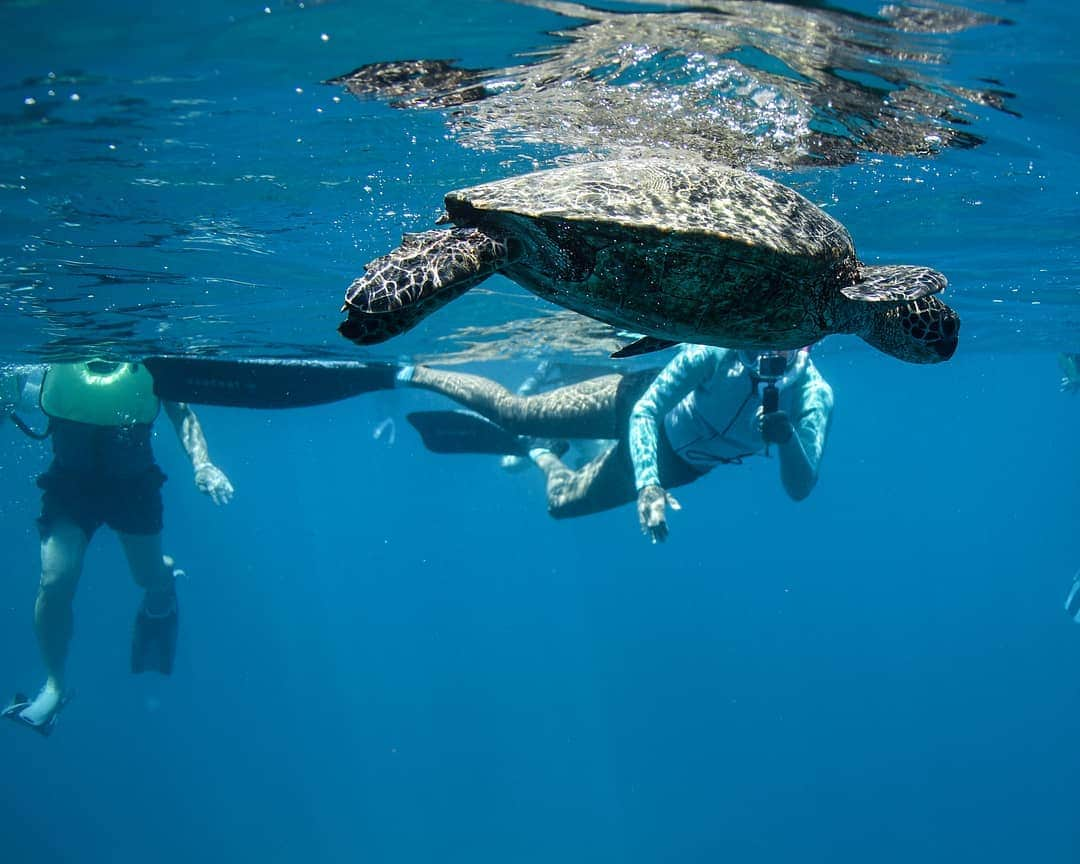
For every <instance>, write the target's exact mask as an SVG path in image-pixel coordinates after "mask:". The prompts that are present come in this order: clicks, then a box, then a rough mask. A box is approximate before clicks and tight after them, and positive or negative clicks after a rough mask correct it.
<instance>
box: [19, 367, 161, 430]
mask: <svg viewBox="0 0 1080 864" xmlns="http://www.w3.org/2000/svg"><path fill="white" fill-rule="evenodd" d="M99 364H101V366H102V367H104V369H103V370H102V369H100V368H95V367H98V365H99ZM160 406H161V402H160V400H159V399H158V397H157V396H155V395H154V379H153V378H152V377H151V376H150V372H149V371H147V369H146V367H145V366H143V365H141V364H139V363H115V364H114V363H108V364H105V363H102V362H101V361H96V360H91V361H88V362H86V363H53V364H52V365H50V366H49V368H48V369H46V370H45V377H44V379H43V380H42V382H41V410H42V411H44V412H45V413H46V414H47V415H48V416H49V417H52V418H55V419H57V420H73V421H74V422H76V423H90V424H92V425H94V426H132V425H134V424H136V423H146V424H150V423H153V422H154V419H155V418H156V417H157V414H158V409H159V408H160Z"/></svg>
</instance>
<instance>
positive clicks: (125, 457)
mask: <svg viewBox="0 0 1080 864" xmlns="http://www.w3.org/2000/svg"><path fill="white" fill-rule="evenodd" d="M5 386H6V387H7V388H8V389H10V386H11V385H10V383H8V384H6V385H5ZM39 401H40V407H41V409H42V411H43V412H44V413H45V415H46V416H47V417H48V427H47V430H46V434H47V437H49V438H50V439H51V441H52V451H53V459H52V462H51V464H50V465H49V467H48V469H47V470H46V471H45V473H44V474H42V475H41V476H40V477H38V480H37V484H38V486H39V487H40V488H41V490H42V496H41V516H40V517H39V519H38V527H39V529H40V534H41V581H40V585H39V588H38V594H37V601H36V603H35V606H34V627H35V630H36V632H37V637H38V644H39V647H40V650H41V655H42V659H43V661H44V664H45V669H46V673H47V678H46V681H45V684H44V686H43V687H42V688H41V690H40V692H39V693H38V694H37V696H35V697H34V698H28V697H26V696H23V695H22V694H17V695H16V697H15V699H14V700H13V702H12V704H11V705H10V706H9V707H8V708H7V709H5V710H4V711H3V716H4V717H7V718H9V719H11V720H14V721H16V722H18V723H21V724H23V725H25V726H28V727H30V728H32V729H34V730H36V731H38V732H40V733H42V734H44V735H48V734H49V733H50V732H51V731H52V729H53V726H54V724H55V722H56V718H57V715H58V714H59V712H60V710H61V709H62V708H63V706H64V704H65V701H66V694H67V684H66V680H65V677H64V667H65V661H66V659H67V653H68V645H69V642H70V639H71V634H72V622H73V612H72V600H73V598H74V594H75V588H76V585H77V584H78V581H79V576H80V574H81V572H82V567H83V560H84V556H85V553H86V549H87V546H88V545H89V543H90V540H91V538H92V537H93V535H94V533H95V531H96V530H97V529H98V528H99V527H101V525H108V526H109V527H110V528H112V529H113V530H114V531H115V532H116V533H117V536H118V537H119V539H120V543H121V546H122V547H123V550H124V554H125V556H126V558H127V562H128V565H129V567H130V568H131V573H132V576H133V577H134V579H135V582H136V583H137V584H138V585H139V587H140V588H142V589H143V597H142V601H141V602H140V604H139V608H138V611H137V614H136V616H135V625H134V631H133V634H132V645H131V670H132V672H134V673H140V672H145V671H157V672H160V673H162V674H165V675H168V674H170V673H171V671H172V668H173V657H174V652H175V648H176V637H177V625H178V607H177V598H176V586H175V580H176V574H177V573H178V572H179V571H177V570H176V568H175V566H174V562H173V560H172V559H171V558H170V557H169V556H167V555H164V554H163V553H162V548H161V530H162V500H161V486H162V484H163V483H164V481H165V474H164V473H163V472H162V471H161V469H160V468H159V467H158V465H157V462H156V461H155V459H154V454H153V452H152V449H151V445H150V439H151V430H152V426H153V423H154V421H155V420H156V419H157V416H158V413H159V411H160V410H161V408H164V409H165V414H166V415H167V416H168V418H169V420H170V421H171V422H172V425H173V428H174V429H175V430H176V435H177V437H178V439H179V440H180V443H181V446H182V447H183V448H184V451H185V452H186V453H187V455H188V458H189V459H190V460H191V466H192V470H193V472H194V482H195V485H196V487H197V488H198V489H199V491H200V492H203V493H204V494H206V495H207V496H208V497H209V498H210V499H211V500H212V501H213V502H214V503H215V504H225V503H227V502H228V501H229V500H230V499H231V498H232V496H233V486H232V483H231V482H229V478H228V477H226V476H225V474H224V472H222V471H221V469H220V468H218V467H217V466H216V465H215V464H214V463H213V462H212V461H211V459H210V455H209V451H208V449H207V445H206V439H205V437H204V436H203V431H202V427H201V425H200V424H199V419H198V417H196V415H195V412H194V411H192V409H191V408H190V406H188V405H187V404H185V403H177V402H170V401H165V400H162V399H160V398H159V397H158V396H157V395H156V394H155V393H154V382H153V379H152V378H151V375H150V373H149V371H148V370H147V369H146V367H145V366H144V365H142V364H140V363H117V362H112V361H105V360H89V361H86V362H81V363H54V364H51V365H49V366H47V367H46V368H45V369H44V374H43V377H42V378H41V381H40V395H39ZM5 407H9V406H5ZM23 426H24V427H26V424H23ZM27 428H28V427H27ZM35 437H46V436H45V435H39V436H35Z"/></svg>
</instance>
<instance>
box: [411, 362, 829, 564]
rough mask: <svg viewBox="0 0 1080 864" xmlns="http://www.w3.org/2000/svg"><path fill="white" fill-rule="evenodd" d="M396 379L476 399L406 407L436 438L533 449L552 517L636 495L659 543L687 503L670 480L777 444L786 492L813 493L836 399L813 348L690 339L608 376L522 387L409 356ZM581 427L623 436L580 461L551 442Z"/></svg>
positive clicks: (437, 447) (455, 446)
mask: <svg viewBox="0 0 1080 864" xmlns="http://www.w3.org/2000/svg"><path fill="white" fill-rule="evenodd" d="M398 382H399V386H405V387H417V388H421V389H424V390H430V391H433V392H435V393H441V394H443V395H445V396H448V397H449V398H451V399H453V400H454V401H456V402H458V403H459V404H461V405H463V406H464V407H465V408H466V409H468V410H467V411H465V412H456V411H434V412H431V411H429V412H415V413H413V414H410V415H409V421H410V422H411V423H412V424H413V425H414V426H415V427H416V428H417V429H418V431H419V432H420V433H421V436H422V437H423V439H424V443H425V445H427V446H428V448H429V449H431V450H434V451H435V452H444V453H447V452H492V453H497V452H502V453H519V454H522V453H524V454H527V455H528V458H529V459H531V460H532V462H533V463H534V464H536V465H537V466H538V467H539V468H540V469H541V470H542V471H543V472H544V475H545V478H546V483H547V504H548V512H549V513H550V514H551V515H552V516H554V517H556V518H565V517H573V516H584V515H587V514H591V513H597V512H600V511H602V510H608V509H611V508H613V507H618V506H620V505H622V504H626V503H630V502H632V501H634V500H636V501H637V513H638V520H639V524H640V527H641V530H642V532H643V533H645V534H646V535H647V536H648V537H649V538H650V539H651V540H652V541H653V542H654V543H655V542H658V541H662V540H664V539H665V538H666V537H667V535H668V526H667V509H668V507H670V508H672V509H680V508H679V504H678V502H677V501H676V500H675V498H674V497H673V496H672V495H671V494H670V492H668V491H667V490H668V489H672V488H675V487H677V486H681V485H684V484H686V483H691V482H693V481H694V480H697V479H698V478H699V477H702V476H704V475H705V474H706V473H708V472H709V471H711V470H712V469H713V468H715V467H716V466H718V465H732V464H740V463H742V462H743V461H744V460H745V459H748V458H750V457H752V456H755V455H758V454H761V453H765V452H767V451H768V448H769V447H770V446H775V447H776V451H777V453H778V454H779V460H778V461H779V471H780V481H781V483H782V485H783V487H784V489H785V491H786V492H787V494H788V495H789V496H790V497H791V498H793V499H794V500H797V501H798V500H802V499H803V498H806V496H807V495H809V494H810V492H811V491H812V490H813V488H814V485H815V484H816V482H817V478H818V471H819V468H820V465H821V458H822V454H823V453H824V450H825V443H826V439H827V438H828V432H829V424H830V419H831V416H832V407H833V393H832V388H831V387H830V386H829V384H828V382H827V381H825V379H824V378H823V377H822V376H821V373H820V372H818V370H817V368H816V367H815V366H814V363H813V361H812V360H811V359H810V352H809V350H808V349H801V350H797V351H777V352H760V353H759V352H747V351H735V350H731V349H725V348H716V347H710V346H702V345H686V346H683V347H682V348H681V349H680V350H679V352H678V353H677V354H676V355H675V357H674V358H673V359H672V360H671V362H669V363H668V364H667V366H665V367H664V368H663V369H662V370H661V371H660V372H659V374H656V373H655V371H646V372H630V373H627V374H609V375H602V376H599V377H596V378H591V379H588V380H586V381H581V382H579V383H576V384H571V385H569V386H566V387H560V388H558V389H555V390H551V391H549V392H546V393H538V394H536V395H532V396H525V397H522V396H518V395H516V394H514V393H512V392H511V391H509V390H508V389H506V388H505V387H503V386H502V385H501V384H499V383H497V382H495V381H492V380H490V379H488V378H483V377H481V376H478V375H467V374H463V373H459V372H450V371H446V370H441V369H432V368H430V367H425V366H405V367H403V368H402V369H401V371H400V372H399V373H398ZM519 436H526V437H525V439H524V441H522V439H521V438H519ZM580 438H587V439H603V438H608V439H612V440H614V441H615V443H614V444H613V445H612V446H611V447H609V448H608V449H607V450H605V451H604V452H603V453H602V454H601V455H600V456H598V457H597V458H596V459H594V460H592V461H591V462H589V463H587V464H586V465H584V466H582V467H581V468H580V469H579V470H576V471H575V470H571V469H570V468H568V467H567V466H566V465H565V464H564V463H563V461H562V460H561V459H560V458H559V457H558V455H557V454H556V453H555V452H553V449H552V446H551V444H550V441H552V440H555V441H557V440H560V439H580ZM538 439H540V440H538Z"/></svg>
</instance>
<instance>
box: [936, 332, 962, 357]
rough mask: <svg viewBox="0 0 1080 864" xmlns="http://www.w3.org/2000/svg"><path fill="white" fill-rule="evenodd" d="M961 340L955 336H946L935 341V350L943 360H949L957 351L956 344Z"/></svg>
mask: <svg viewBox="0 0 1080 864" xmlns="http://www.w3.org/2000/svg"><path fill="white" fill-rule="evenodd" d="M959 342H960V340H959V339H958V338H957V337H956V336H955V335H953V336H951V337H946V338H944V339H941V340H939V341H937V342H935V343H934V350H935V351H937V353H938V356H939V357H940V358H941V359H942V360H948V359H949V358H950V357H952V355H953V354H955V353H956V346H957V344H958V343H959Z"/></svg>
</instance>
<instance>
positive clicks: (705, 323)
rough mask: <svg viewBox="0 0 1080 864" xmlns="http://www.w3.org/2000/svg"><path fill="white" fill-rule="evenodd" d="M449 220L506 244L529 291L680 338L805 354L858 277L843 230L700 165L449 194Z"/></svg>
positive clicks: (618, 169) (794, 197)
mask: <svg viewBox="0 0 1080 864" xmlns="http://www.w3.org/2000/svg"><path fill="white" fill-rule="evenodd" d="M446 209H447V214H448V215H449V217H450V219H451V220H452V221H453V222H455V223H457V224H458V225H475V226H478V227H481V228H482V229H484V230H486V231H491V232H494V233H498V234H501V235H503V236H505V237H507V238H508V239H509V240H510V242H511V244H512V248H513V250H514V260H513V262H512V263H511V264H510V265H509V266H507V267H505V268H504V270H503V272H504V273H505V274H506V275H507V276H509V277H510V278H511V279H514V280H515V281H517V282H519V283H521V284H522V285H524V286H525V287H526V288H528V289H529V290H531V291H534V292H535V293H537V294H539V295H540V296H542V297H546V298H547V299H550V300H553V301H554V302H557V303H559V304H561V305H563V306H567V307H569V308H571V309H575V310H576V311H579V312H582V313H584V314H586V315H592V316H594V317H598V318H601V319H603V320H606V321H609V322H611V323H614V324H617V325H621V326H625V327H628V328H630V329H635V328H638V329H642V330H643V331H645V330H647V331H648V332H651V333H653V334H654V335H658V334H661V333H662V334H664V335H665V336H669V337H670V338H672V339H674V340H677V341H691V342H695V341H696V342H700V341H709V342H710V343H711V344H725V345H730V346H733V347H737V346H740V345H774V346H777V347H784V346H786V347H797V346H799V345H805V344H807V343H808V342H811V341H814V340H815V339H817V338H820V337H821V336H823V335H825V334H826V333H827V332H830V326H831V324H830V320H829V317H830V316H829V307H830V305H831V304H832V302H833V300H834V299H835V297H836V294H837V293H838V291H839V289H840V288H841V287H843V286H844V285H846V284H850V283H851V282H852V281H854V280H855V279H857V278H858V277H857V268H858V262H857V261H856V259H855V249H854V246H853V244H852V241H851V237H850V235H849V234H848V232H847V229H845V228H844V226H843V225H841V224H840V223H839V222H837V221H836V220H835V219H833V218H832V217H831V216H829V215H828V214H827V213H825V212H824V211H823V210H821V209H820V208H819V207H817V206H816V205H814V204H813V203H811V202H810V201H808V200H807V199H806V198H804V197H803V196H801V195H799V194H798V193H797V192H795V191H793V190H791V189H789V188H788V187H786V186H783V185H781V184H780V183H777V182H775V181H773V180H769V179H768V178H765V177H761V176H759V175H756V174H751V173H747V172H745V171H739V170H737V169H733V168H728V167H725V166H722V165H715V164H710V163H706V162H703V161H698V160H695V159H685V160H683V159H680V160H674V159H633V160H611V161H605V162H594V163H583V164H578V165H573V166H569V167H563V168H555V169H551V170H548V171H538V172H535V173H533V174H526V175H522V176H518V177H511V178H509V179H506V180H500V181H497V182H494V183H486V184H483V185H481V186H474V187H471V188H468V189H461V190H457V191H454V192H451V193H449V194H448V195H447V196H446ZM705 337H707V338H705Z"/></svg>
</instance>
